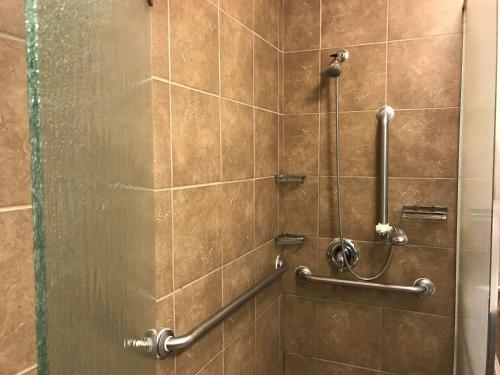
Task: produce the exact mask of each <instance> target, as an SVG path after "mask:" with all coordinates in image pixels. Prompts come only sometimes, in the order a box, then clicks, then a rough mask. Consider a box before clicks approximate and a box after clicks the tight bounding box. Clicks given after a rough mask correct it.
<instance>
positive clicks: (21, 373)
mask: <svg viewBox="0 0 500 375" xmlns="http://www.w3.org/2000/svg"><path fill="white" fill-rule="evenodd" d="M37 367H38V365H36V364H35V365H31V366H29V367H26V368H25V369H23V370H21V371H19V372H16V373H15V374H13V375H25V374H28V373H30V372H31V371H33V370H35V369H36V368H37Z"/></svg>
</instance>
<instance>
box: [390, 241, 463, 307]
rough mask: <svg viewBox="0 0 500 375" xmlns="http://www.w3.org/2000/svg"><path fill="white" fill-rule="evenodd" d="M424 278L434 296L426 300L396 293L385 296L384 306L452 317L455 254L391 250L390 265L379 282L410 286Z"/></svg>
mask: <svg viewBox="0 0 500 375" xmlns="http://www.w3.org/2000/svg"><path fill="white" fill-rule="evenodd" d="M421 277H426V278H428V279H430V280H432V282H433V283H434V285H435V287H436V292H435V293H434V295H432V296H430V297H428V298H422V297H420V296H414V295H402V294H398V293H386V294H385V295H384V306H386V307H393V308H401V309H404V310H412V311H419V312H425V313H430V314H439V315H447V316H453V313H454V311H455V250H454V249H434V248H426V247H413V246H404V247H394V249H393V256H392V261H391V264H390V265H389V268H388V269H387V272H386V274H385V275H384V276H383V279H382V281H381V282H383V283H387V284H395V285H413V283H414V281H415V280H417V279H418V278H421Z"/></svg>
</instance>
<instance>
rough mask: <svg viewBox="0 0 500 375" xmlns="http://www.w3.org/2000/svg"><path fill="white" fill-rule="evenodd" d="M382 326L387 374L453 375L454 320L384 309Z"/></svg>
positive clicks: (384, 363) (384, 365)
mask: <svg viewBox="0 0 500 375" xmlns="http://www.w3.org/2000/svg"><path fill="white" fill-rule="evenodd" d="M383 326H384V332H383V347H384V348H385V350H384V352H383V369H384V370H385V371H390V372H396V373H404V374H408V373H411V374H419V375H420V374H422V375H423V374H425V375H433V374H435V375H438V374H439V375H442V374H451V373H452V372H453V319H452V318H448V317H441V316H434V315H427V314H419V313H414V312H409V311H399V310H390V309H384V323H383ZM415 348H419V350H415Z"/></svg>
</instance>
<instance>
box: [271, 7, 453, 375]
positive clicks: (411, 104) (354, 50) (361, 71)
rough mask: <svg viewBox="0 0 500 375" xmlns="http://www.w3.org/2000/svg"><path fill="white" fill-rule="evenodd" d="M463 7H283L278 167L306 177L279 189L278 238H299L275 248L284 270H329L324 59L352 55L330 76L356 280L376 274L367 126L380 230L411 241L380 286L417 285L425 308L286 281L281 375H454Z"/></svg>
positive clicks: (329, 150) (331, 127) (413, 301)
mask: <svg viewBox="0 0 500 375" xmlns="http://www.w3.org/2000/svg"><path fill="white" fill-rule="evenodd" d="M461 33H462V1H461V0H436V1H417V0H373V1H365V0H285V2H284V47H283V48H284V107H283V110H284V121H283V124H282V129H281V134H282V138H281V139H280V146H281V147H280V149H281V150H280V151H281V157H282V158H281V162H282V167H283V169H284V170H286V171H287V172H291V173H302V174H306V175H307V178H306V181H305V182H304V183H303V184H299V185H287V186H283V187H282V188H280V202H279V207H280V231H283V232H291V233H302V234H306V235H307V236H309V239H308V240H307V241H306V243H305V244H304V246H301V247H289V248H284V249H283V252H284V253H285V255H286V256H287V258H288V259H289V263H290V267H291V269H294V268H295V267H296V266H298V265H306V266H308V267H310V268H311V269H312V270H313V271H314V272H315V273H319V274H323V275H331V276H335V277H341V278H352V277H351V276H350V275H349V274H348V273H345V272H344V273H339V272H337V271H334V270H333V269H332V268H331V267H330V266H329V264H328V263H327V261H326V257H325V255H326V248H327V246H328V244H329V242H330V241H331V239H332V238H334V237H336V236H337V235H338V229H337V219H336V212H337V204H336V199H335V196H336V185H335V174H336V160H335V146H334V145H335V113H334V112H335V101H334V98H335V96H334V94H335V91H334V90H335V85H334V80H333V79H331V78H329V77H328V76H327V75H326V74H325V70H326V67H327V66H328V64H329V62H330V54H331V53H333V52H335V51H336V50H338V49H340V48H347V49H348V50H349V52H350V54H351V59H350V60H349V61H348V62H346V63H345V64H343V66H342V69H343V70H342V75H341V77H340V79H339V89H340V109H339V116H340V122H341V146H342V150H341V158H342V167H341V171H340V173H341V185H342V186H341V189H342V193H343V207H342V213H343V225H344V236H345V237H347V238H350V239H353V240H355V242H356V243H357V244H358V246H359V247H360V251H361V255H360V262H359V265H358V267H357V268H356V270H357V271H358V272H359V273H361V274H365V275H373V274H375V273H376V272H377V271H378V270H379V269H380V267H381V266H382V265H383V264H384V261H385V257H386V254H387V251H388V249H387V247H386V246H383V245H381V244H377V243H376V241H377V239H376V237H375V235H374V234H375V231H374V229H375V224H376V223H377V209H378V207H377V206H376V193H377V178H376V177H377V121H376V117H375V115H376V111H377V109H378V108H379V107H380V106H382V105H383V104H384V103H387V104H389V105H391V106H393V107H394V108H395V110H396V116H395V119H394V120H393V122H392V123H391V125H390V146H389V147H390V169H389V170H390V182H389V189H390V190H389V201H390V207H389V210H390V222H391V223H392V224H397V225H400V226H401V227H402V228H403V229H404V230H405V231H406V233H407V234H408V237H409V240H410V241H409V244H408V245H407V246H405V247H399V248H395V249H394V255H393V259H392V262H391V265H390V267H389V269H388V271H387V273H386V274H385V275H384V276H383V277H382V278H380V279H379V282H383V283H391V284H411V283H413V281H414V280H415V279H417V278H419V277H428V278H430V279H432V280H433V281H434V283H435V285H436V288H437V291H436V294H435V295H434V296H432V297H431V298H429V299H423V298H419V297H415V296H407V295H398V294H394V293H383V292H379V291H366V290H361V289H352V288H350V289H349V288H342V287H326V286H316V285H298V284H297V283H296V282H295V280H294V275H293V274H292V273H291V272H289V274H288V275H287V276H286V279H285V286H284V298H283V307H284V308H283V317H284V318H283V331H284V351H285V354H284V355H285V373H286V374H287V375H295V374H297V375H298V374H318V375H319V374H321V375H328V374H356V375H357V374H382V373H383V374H385V373H391V374H426V375H429V374H439V375H444V374H451V373H452V369H453V331H454V322H453V320H454V318H453V317H454V296H455V236H456V200H457V198H456V191H457V161H458V136H459V110H460V108H459V106H460V77H461V48H462V35H461ZM409 204H417V205H440V206H446V207H448V209H449V218H448V220H447V221H443V222H438V221H425V220H408V219H405V220H402V219H401V217H400V212H401V208H402V206H403V205H409Z"/></svg>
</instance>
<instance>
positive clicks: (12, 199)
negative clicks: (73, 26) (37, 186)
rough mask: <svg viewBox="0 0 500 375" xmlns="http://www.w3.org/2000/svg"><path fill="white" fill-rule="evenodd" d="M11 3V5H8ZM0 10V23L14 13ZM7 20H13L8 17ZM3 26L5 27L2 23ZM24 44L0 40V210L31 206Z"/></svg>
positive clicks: (14, 7) (3, 8) (13, 7)
mask: <svg viewBox="0 0 500 375" xmlns="http://www.w3.org/2000/svg"><path fill="white" fill-rule="evenodd" d="M16 2H17V1H16ZM8 3H11V2H8ZM21 4H22V2H21ZM10 6H11V7H12V10H11V9H10V8H8V9H7V8H5V6H4V5H1V6H0V20H3V19H5V20H7V19H8V18H9V17H7V16H6V15H5V16H4V15H3V14H2V12H1V11H2V10H3V11H5V12H7V10H8V11H9V15H10V13H11V12H14V13H15V11H16V6H15V5H12V4H10ZM10 17H14V15H11V16H10ZM1 24H2V25H5V23H1ZM24 48H25V46H24V43H21V42H18V41H13V40H9V39H5V38H1V39H0V66H2V67H3V68H2V69H1V71H0V89H1V90H2V95H1V96H0V118H1V122H0V129H1V131H0V147H1V149H2V152H1V153H0V164H1V165H2V168H3V173H2V175H1V177H0V186H1V188H0V207H7V206H14V205H22V204H28V203H31V189H30V186H31V181H30V169H29V168H30V150H29V142H28V98H27V93H26V64H25V52H24Z"/></svg>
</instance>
